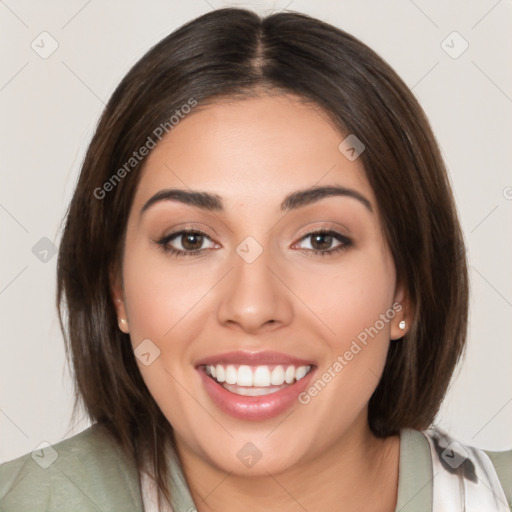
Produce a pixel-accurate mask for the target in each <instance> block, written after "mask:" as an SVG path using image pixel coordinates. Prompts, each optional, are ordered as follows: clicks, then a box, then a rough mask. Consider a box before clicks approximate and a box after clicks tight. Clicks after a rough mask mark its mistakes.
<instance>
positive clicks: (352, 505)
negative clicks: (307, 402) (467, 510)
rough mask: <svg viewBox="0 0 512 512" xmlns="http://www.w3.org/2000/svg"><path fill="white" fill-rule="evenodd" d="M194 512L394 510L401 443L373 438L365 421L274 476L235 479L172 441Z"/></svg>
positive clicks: (267, 473)
mask: <svg viewBox="0 0 512 512" xmlns="http://www.w3.org/2000/svg"><path fill="white" fill-rule="evenodd" d="M177 446H178V453H179V457H180V459H181V462H182V467H183V472H184V474H185V477H186V479H187V483H188V486H189V489H190V492H191V495H192V498H193V500H194V503H195V505H196V508H197V510H198V512H220V511H222V512H234V511H237V512H239V511H240V510H244V509H247V507H248V505H249V504H250V508H251V510H279V511H283V512H304V510H307V511H310V512H314V511H319V510H343V511H344V512H351V511H354V512H355V511H357V512H365V511H367V510H368V511H370V510H371V511H382V512H393V511H394V510H395V505H396V498H397V488H398V465H399V450H400V440H399V437H398V436H391V437H388V438H385V439H378V438H376V437H375V436H374V435H373V434H372V433H371V431H370V429H369V428H368V426H367V424H366V420H365V422H364V424H363V425H362V428H359V429H354V430H351V432H350V433H347V434H345V435H343V436H342V437H340V438H339V439H338V440H337V441H336V443H335V444H334V445H330V446H329V448H328V449H327V450H325V451H324V452H322V453H319V454H315V456H314V458H311V459H308V460H306V461H304V462H302V463H300V464H296V465H295V466H293V467H291V468H289V469H288V470H286V471H283V472H280V473H278V474H271V473H269V472H266V475H262V476H249V477H248V476H240V475H235V474H233V473H226V472H224V471H222V470H221V469H220V468H217V467H215V466H212V465H210V464H208V463H207V462H205V461H204V460H203V459H202V458H201V457H199V456H198V455H197V454H195V453H193V452H191V451H189V450H187V448H186V447H185V446H184V445H183V444H182V443H180V442H179V441H177Z"/></svg>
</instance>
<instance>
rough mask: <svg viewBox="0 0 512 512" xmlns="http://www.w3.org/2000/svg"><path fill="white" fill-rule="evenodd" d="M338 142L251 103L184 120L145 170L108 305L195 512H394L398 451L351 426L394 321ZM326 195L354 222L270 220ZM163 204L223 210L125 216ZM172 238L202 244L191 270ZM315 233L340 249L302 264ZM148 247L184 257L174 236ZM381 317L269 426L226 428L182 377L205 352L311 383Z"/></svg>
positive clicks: (389, 264)
mask: <svg viewBox="0 0 512 512" xmlns="http://www.w3.org/2000/svg"><path fill="white" fill-rule="evenodd" d="M344 138H345V136H343V135H342V134H341V133H340V132H339V130H338V129H337V128H336V127H335V126H334V125H333V124H332V123H331V122H330V121H329V120H328V118H327V116H326V115H325V114H323V113H322V112H321V111H320V109H319V108H318V107H314V106H312V105H311V104H309V105H305V104H304V103H302V102H300V101H299V100H297V99H296V98H293V97H290V96H283V95H273V96H261V97H255V98H250V99H245V100H240V101H232V102H226V101H218V102H215V103H213V104H212V105H208V106H206V107H204V108H197V109H195V110H194V112H193V113H192V114H190V115H188V116H187V117H186V118H185V119H184V120H182V121H181V122H180V123H179V125H177V126H176V127H175V128H174V129H173V131H172V132H171V133H170V134H169V135H168V136H167V137H166V138H165V139H164V140H163V141H162V142H161V143H160V144H159V145H158V146H157V147H156V148H155V149H154V150H152V152H151V153H150V155H149V157H148V159H147V162H146V165H145V168H144V170H143V174H142V177H141V179H140V183H139V186H138V189H137V192H136V195H135V198H134V201H133V205H132V209H131V212H130V215H129V219H128V223H127V230H126V239H125V246H124V255H123V260H122V271H121V272H120V273H119V275H118V277H117V279H116V281H115V283H114V284H113V293H114V297H115V298H116V299H117V302H116V304H117V308H118V315H119V318H124V319H126V322H125V323H121V324H120V328H121V329H122V330H124V331H125V332H127V333H129V334H130V338H131V341H132V344H133V347H134V348H135V347H137V346H138V345H139V344H140V343H141V342H142V341H143V340H145V339H150V340H151V342H152V343H154V345H156V346H157V347H158V349H159V350H160V356H159V357H157V358H156V359H155V360H154V361H153V362H152V363H151V364H150V365H148V366H146V365H143V364H141V362H140V361H138V364H139V368H140V371H141V374H142V376H143V378H144V381H145V383H146V385H147V386H148V389H149V391H150V392H151V394H152V395H153V397H154V398H155V400H156V402H157V403H158V405H159V407H160V408H161V410H162V412H163V414H164V415H165V416H166V418H167V419H168V420H169V423H170V424H171V425H172V428H173V429H174V433H175V437H176V441H177V446H178V453H179V457H180V459H181V462H182V465H183V470H184V474H185V476H186V478H187V482H188V485H189V487H190V490H191V494H192V497H193V499H194V501H195V504H196V506H197V509H198V510H199V512H205V511H222V512H231V511H235V510H236V511H239V510H240V509H244V508H245V509H247V506H248V504H250V510H258V511H259V510H261V511H263V510H280V511H285V512H292V511H304V510H307V511H308V512H315V511H321V510H341V508H340V504H343V510H344V511H356V510H357V511H359V512H361V511H366V510H368V511H369V510H372V511H375V510H381V511H393V510H394V508H395V504H396V491H397V483H398V460H399V438H398V436H391V437H388V438H386V439H377V438H376V437H375V436H374V435H373V434H372V433H371V431H370V429H369V426H368V421H367V410H368V401H369V399H370V397H371V395H372V393H373V391H374V390H375V388H376V386H377V384H378V381H379V378H380V376H381V374H382V370H383V367H384V363H385V360H386V354H387V351H388V347H389V343H390V342H392V341H390V340H393V339H398V338H400V337H401V336H403V334H404V332H405V331H403V330H400V328H399V322H400V321H401V320H406V321H407V320H408V319H409V315H410V311H409V309H408V307H407V298H406V297H405V296H404V291H403V289H402V288H401V287H400V286H398V285H397V277H396V271H395V267H394V264H393V260H392V257H391V254H390V250H389V247H388V245H387V243H386V241H385V238H384V235H383V233H382V229H381V222H380V217H379V212H378V208H377V202H376V199H375V194H374V192H373V190H372V189H371V187H370V185H369V183H368V181H367V179H366V177H365V174H364V169H363V166H362V164H361V161H360V159H356V160H355V161H349V160H348V159H347V158H346V157H345V156H344V155H343V154H342V153H341V152H340V151H339V150H338V145H339V144H340V143H341V141H342V140H343V139H344ZM327 186H333V187H334V186H337V187H344V188H346V189H350V190H353V191H355V192H357V194H359V195H360V196H361V197H363V198H365V200H366V201H368V203H369V205H368V204H364V201H361V200H358V199H356V198H354V197H350V196H346V195H344V196H341V195H331V196H327V197H322V198H320V199H318V200H316V201H313V202H310V203H309V204H307V205H303V206H301V207H298V208H295V209H290V210H287V211H283V210H281V203H282V201H283V200H284V198H285V197H286V196H287V195H289V194H291V193H293V192H296V191H298V190H304V189H308V188H311V187H327ZM167 189H181V190H186V191H189V192H190V191H199V192H208V193H210V194H214V195H215V196H217V197H219V198H220V199H221V200H222V205H223V209H222V210H215V211H208V210H205V209H202V208H199V207H197V206H192V205H189V204H184V203H182V202H179V201H176V200H161V201H156V202H154V203H153V204H152V205H151V206H149V207H148V208H146V209H145V211H144V212H142V210H143V207H144V205H145V204H146V203H147V201H148V200H149V199H150V198H152V197H153V196H154V195H155V194H156V193H158V192H160V191H162V190H167ZM183 229H188V230H194V231H201V232H203V233H204V234H205V235H206V236H205V237H203V238H196V239H194V240H193V241H194V243H195V244H196V245H195V247H197V248H201V249H203V251H202V252H201V253H199V254H193V255H192V256H176V255H173V254H170V253H169V252H166V251H165V250H164V249H163V248H162V246H161V245H159V244H158V242H159V241H161V240H162V239H163V238H165V237H166V236H167V235H169V234H173V233H175V232H177V231H180V230H183ZM319 229H324V230H325V229H327V230H333V231H335V232H337V233H339V234H340V235H342V238H341V239H340V240H341V241H340V240H338V239H336V238H334V237H333V238H332V239H329V238H323V239H320V247H319V244H318V243H317V241H318V240H317V239H315V237H314V236H309V237H308V236H307V235H308V234H311V233H315V232H317V231H318V230H319ZM248 236H251V237H252V238H253V239H255V240H256V241H257V243H258V244H259V246H260V247H261V248H262V252H261V254H260V255H259V256H258V257H257V258H256V259H255V260H254V261H253V262H252V263H250V264H249V263H247V262H246V261H244V259H242V258H241V257H240V255H239V254H238V253H237V251H236V249H237V246H238V245H239V244H240V242H242V240H244V239H245V238H246V237H248ZM347 239H349V240H350V241H351V243H348V244H347ZM166 242H167V248H170V247H172V248H177V249H181V250H184V249H186V248H189V249H190V245H186V244H187V239H186V237H180V236H178V237H176V238H174V239H172V240H170V239H169V237H168V236H167V241H166ZM322 244H323V245H322ZM340 246H343V247H344V249H343V250H340V251H334V249H335V248H337V247H340ZM191 250H193V247H192V249H191ZM320 250H329V251H331V253H329V254H324V255H322V254H320ZM396 302H399V303H400V304H402V305H403V309H402V310H401V311H400V312H397V313H396V315H395V316H394V317H393V318H392V319H391V320H390V321H389V322H386V323H385V325H384V327H383V328H381V329H380V330H379V332H378V334H377V335H375V336H374V337H373V338H372V339H371V340H370V342H369V343H368V344H367V345H366V346H364V348H363V349H362V350H361V351H360V352H359V353H358V354H357V355H356V356H355V357H354V358H353V359H352V360H350V361H349V362H348V363H347V365H346V366H345V367H344V368H343V370H342V371H341V372H339V373H337V374H336V377H335V378H333V379H332V380H331V381H330V382H329V384H328V385H327V386H325V388H324V389H323V390H322V391H321V392H320V393H318V395H317V396H315V397H314V398H313V399H311V401H310V402H309V403H307V404H302V403H299V402H298V401H296V402H295V403H294V404H293V405H292V407H291V408H290V409H289V410H287V411H286V412H285V413H283V414H280V415H279V416H277V417H273V418H270V419H265V420H260V421H247V420H243V419H240V418H234V417H232V416H231V415H229V414H226V413H225V412H223V411H222V410H220V409H219V408H218V407H217V406H216V404H215V403H214V402H213V401H212V400H211V398H210V396H209V395H208V394H207V392H206V391H205V389H204V387H203V384H202V382H201V379H200V378H199V376H198V372H197V370H196V368H195V365H194V362H195V361H198V360H199V359H201V358H204V357H207V356H210V355H214V354H219V353H223V352H229V351H234V350H246V351H250V352H258V351H264V350H274V351H279V352H282V353H285V354H290V355H293V356H295V357H298V358H301V359H306V360H308V361H314V362H315V366H316V368H315V372H316V376H317V377H316V378H318V377H319V376H321V375H322V374H323V373H324V372H325V371H326V370H327V369H328V368H329V367H332V365H333V363H334V362H335V361H336V360H337V357H338V356H339V355H340V354H344V353H345V352H346V351H347V350H348V349H349V348H350V346H351V343H352V342H353V340H355V339H356V338H357V336H358V334H359V333H361V332H362V331H364V329H365V328H368V327H370V326H374V325H375V323H376V321H377V320H378V319H379V318H380V316H379V315H382V314H383V313H385V312H386V311H389V310H390V308H392V305H393V304H394V303H396ZM248 442H251V443H253V444H254V445H255V446H256V447H257V449H258V450H259V452H260V453H261V459H260V460H259V461H258V462H257V463H256V464H255V465H254V466H252V467H250V468H249V467H247V466H246V465H244V464H242V463H241V460H240V459H239V457H238V456H237V452H238V451H239V450H240V449H241V448H242V447H243V446H244V445H245V444H246V443H248Z"/></svg>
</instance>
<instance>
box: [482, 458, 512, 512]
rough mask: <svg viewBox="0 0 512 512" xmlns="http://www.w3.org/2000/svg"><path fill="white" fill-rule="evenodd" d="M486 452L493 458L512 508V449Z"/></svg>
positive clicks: (493, 463) (492, 460)
mask: <svg viewBox="0 0 512 512" xmlns="http://www.w3.org/2000/svg"><path fill="white" fill-rule="evenodd" d="M485 453H486V454H487V456H488V457H489V459H491V462H492V465H493V466H494V469H495V470H496V473H497V475H498V478H499V480H500V483H501V485H502V487H503V491H504V492H505V496H506V497H507V500H508V503H509V506H510V507H511V508H512V450H508V451H505V452H491V451H487V450H485Z"/></svg>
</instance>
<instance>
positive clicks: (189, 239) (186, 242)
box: [178, 233, 204, 251]
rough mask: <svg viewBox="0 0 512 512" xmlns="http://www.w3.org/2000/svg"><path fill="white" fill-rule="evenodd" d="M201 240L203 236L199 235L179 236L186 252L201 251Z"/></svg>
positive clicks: (186, 234)
mask: <svg viewBox="0 0 512 512" xmlns="http://www.w3.org/2000/svg"><path fill="white" fill-rule="evenodd" d="M178 238H179V237H178ZM203 239H204V236H203V235H201V234H199V233H184V234H182V235H181V245H182V247H183V249H185V250H186V251H195V250H197V249H201V246H202V245H203Z"/></svg>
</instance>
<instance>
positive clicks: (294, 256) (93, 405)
mask: <svg viewBox="0 0 512 512" xmlns="http://www.w3.org/2000/svg"><path fill="white" fill-rule="evenodd" d="M467 301H468V285H467V273H466V263H465V252H464V248H463V240H462V235H461V231H460V226H459V222H458V219H457V214H456V211H455V207H454V201H453V197H452V194H451V191H450V187H449V183H448V179H447V176H446V171H445V167H444V164H443V162H442V159H441V157H440V153H439V150H438V148H437V145H436V143H435V139H434V136H433V135H432V132H431V129H430V127H429V124H428V121H427V119H426V117H425V115H424V113H423V112H422V110H421V108H420V106H419V105H418V103H417V101H416V100H415V99H414V97H413V96H412V94H411V92H410V91H409V90H408V89H407V87H406V86H405V85H404V84H403V82H402V81H401V80H400V78H399V77H398V76H397V75H396V74H395V73H394V72H393V71H392V70H391V69H390V68H389V66H388V65H387V64H386V63H385V62H383V61H382V59H380V58H379V57H378V56H377V55H376V54H375V53H374V52H372V51H371V50H370V49H368V48H367V47H366V46H365V45H363V44H362V43H361V42H359V41H358V40H356V39H355V38H353V37H352V36H350V35H348V34H346V33H344V32H342V31H340V30H338V29H336V28H334V27H332V26H329V25H327V24H325V23H323V22H320V21H318V20H315V19H312V18H309V17H307V16H304V15H300V14H292V13H283V14H275V15H271V16H268V17H266V18H263V19H260V18H259V17H258V16H257V15H255V14H254V13H251V12H249V11H245V10H238V9H222V10H218V11H214V12H212V13H209V14H207V15H204V16H202V17H200V18H198V19H196V20H194V21H192V22H190V23H188V24H187V25H185V26H184V27H182V28H180V29H179V30H177V31H176V32H174V33H173V34H171V35H170V36H168V37H167V38H166V39H164V40H163V41H161V42H160V43H159V44H158V45H156V46H155V47H154V48H153V49H151V50H150V51H149V52H148V53H147V54H146V55H145V56H144V57H143V58H142V59H141V60H140V61H139V62H138V63H137V64H136V65H135V66H134V67H133V69H132V70H131V71H130V72H129V73H128V75H127V76H126V77H125V78H124V79H123V81H122V82H121V84H120V85H119V87H118V88H117V90H116V91H115V92H114V94H113V96H112V98H111V100H110V102H109V103H108V105H107V107H106V109H105V112H104V114H103V116H102V118H101V121H100V123H99V126H98V128H97V131H96V134H95V136H94V138H93V140H92V142H91V144H90V147H89V150H88V152H87V155H86V159H85V161H84V164H83V168H82V172H81V175H80V179H79V182H78V185H77V188H76V191H75V194H74V197H73V200H72V203H71V206H70V209H69V213H68V217H67V222H66V227H65V231H64V234H63V238H62V243H61V247H60V253H59V264H58V303H59V306H60V311H61V318H62V319H63V328H65V331H66V332H67V340H68V350H69V354H70V357H71V360H72V364H73V368H74V373H75V380H76V387H77V399H78V401H80V400H81V401H82V402H83V404H84V405H85V407H86V409H87V411H88V414H89V416H90V418H91V420H92V421H94V422H95V424H94V425H93V426H92V427H90V428H89V429H87V430H86V431H84V432H82V433H80V434H78V435H77V436H75V437H73V438H71V439H68V440H66V441H63V442H62V443H60V444H58V445H56V446H54V447H48V448H46V449H42V450H41V451H40V453H33V454H32V456H30V455H27V456H25V457H22V458H19V459H16V460H14V461H11V462H9V463H7V464H4V465H3V466H2V467H1V468H0V482H1V484H0V496H1V497H2V498H1V500H0V504H1V506H2V510H36V509H41V510H43V509H44V510H62V509H63V508H66V509H69V510H96V509H100V510H106V509H112V510H114V509H115V510H133V511H136V510H143V509H144V510H157V509H158V510H167V509H168V507H169V506H171V507H172V509H173V510H175V511H188V510H198V511H200V512H203V511H208V510H214V511H216V510H222V511H223V512H229V511H230V510H235V509H236V510H238V509H239V508H240V507H241V506H242V507H245V508H247V507H248V508H250V509H251V510H280V511H292V510H308V511H314V510H338V509H341V508H342V509H343V510H349V511H350V510H357V511H364V510H382V511H393V510H401V511H406V510H407V511H412V510H422V511H423V510H436V511H437V510H443V511H445V510H486V511H487V510H508V505H507V501H508V503H510V502H511V494H510V493H511V488H512V486H511V485H510V474H511V466H512V465H511V460H512V452H506V453H487V454H486V453H485V452H483V451H480V450H475V449H473V448H471V447H468V446H463V445H461V444H459V443H457V442H456V441H453V440H452V439H450V438H449V437H448V436H446V435H444V434H442V433H441V432H439V431H437V430H435V429H434V430H427V429H429V427H430V426H431V425H432V422H433V420H434V418H435V415H436V413H437V411H438V409H439V406H440V403H441V401H442V399H443V397H444V394H445V392H446V389H447V386H448V383H449V381H450V377H451V375H452V372H453V369H454V367H455V365H456V363H457V361H458V360H459V357H460V356H461V353H462V350H463V347H464V343H465V338H466V329H467ZM77 403H78V402H77ZM38 458H39V459H40V460H39V461H37V459H38ZM50 460H51V462H50ZM44 461H48V462H44ZM34 462H37V464H34ZM463 507H466V508H463Z"/></svg>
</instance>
